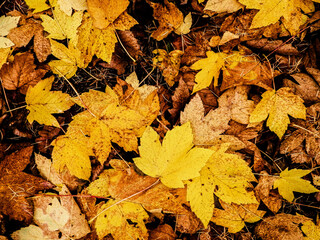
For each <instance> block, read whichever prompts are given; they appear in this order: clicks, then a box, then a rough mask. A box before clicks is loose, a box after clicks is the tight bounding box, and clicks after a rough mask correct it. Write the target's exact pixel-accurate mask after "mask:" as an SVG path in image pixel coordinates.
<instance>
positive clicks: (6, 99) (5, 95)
mask: <svg viewBox="0 0 320 240" xmlns="http://www.w3.org/2000/svg"><path fill="white" fill-rule="evenodd" d="M0 82H1V87H2V91H3V95H4V99H5V101H6V104H7V106H8V109H9V111H10V115H11V117H13V114H12V112H11V109H10V105H9V102H8V98H7V94H6V91H5V89H4V86H3V83H2V79H1V77H0Z"/></svg>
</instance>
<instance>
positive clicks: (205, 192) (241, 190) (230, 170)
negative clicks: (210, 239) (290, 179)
mask: <svg viewBox="0 0 320 240" xmlns="http://www.w3.org/2000/svg"><path fill="white" fill-rule="evenodd" d="M228 145H229V144H222V145H221V147H220V148H217V147H213V148H211V149H212V150H213V154H212V156H211V157H210V159H209V160H208V161H207V163H206V165H205V166H204V167H203V168H202V170H201V171H200V177H197V178H195V179H192V181H190V182H188V193H187V199H188V201H189V202H190V205H191V209H192V211H193V212H194V213H195V214H196V215H197V216H198V217H199V218H200V220H201V221H202V223H203V224H204V226H205V227H206V226H207V225H208V223H209V221H210V218H211V216H212V212H213V209H214V196H213V194H215V195H216V196H217V197H219V198H220V199H221V200H222V201H224V202H226V203H237V204H251V203H255V204H256V203H258V202H257V200H256V198H255V196H254V192H253V191H250V190H248V189H250V188H251V189H252V187H253V186H252V185H251V184H250V183H249V182H252V181H256V179H255V177H254V175H253V173H252V171H251V169H250V167H249V166H248V165H247V163H246V162H245V161H244V160H243V159H241V158H240V157H239V156H238V155H235V154H230V153H226V152H225V151H226V150H227V149H228Z"/></svg>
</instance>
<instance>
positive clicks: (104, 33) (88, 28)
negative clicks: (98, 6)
mask: <svg viewBox="0 0 320 240" xmlns="http://www.w3.org/2000/svg"><path fill="white" fill-rule="evenodd" d="M135 24H137V21H135V20H134V19H133V18H132V17H131V16H129V15H128V14H126V13H123V14H121V15H120V16H119V17H118V18H117V19H116V20H115V22H114V23H113V24H112V25H110V26H108V27H107V28H104V29H99V28H97V27H95V26H94V20H93V18H92V17H91V16H90V15H89V14H88V13H86V14H84V16H83V21H82V24H81V26H80V27H79V28H78V36H79V41H78V45H77V47H78V49H80V51H81V53H82V55H83V58H84V62H85V65H87V64H89V63H90V62H91V59H92V57H93V56H94V55H96V56H97V57H98V58H101V59H102V60H103V61H105V62H110V61H111V57H112V53H113V52H114V48H115V44H116V43H117V37H116V35H115V32H114V31H115V29H119V30H129V29H130V28H131V27H133V26H134V25H135ZM88 43H90V44H88Z"/></svg>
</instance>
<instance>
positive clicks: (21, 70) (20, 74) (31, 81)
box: [0, 52, 47, 94]
mask: <svg viewBox="0 0 320 240" xmlns="http://www.w3.org/2000/svg"><path fill="white" fill-rule="evenodd" d="M36 67H37V66H36V65H35V64H34V57H33V55H32V54H31V53H28V52H26V53H22V54H17V55H15V57H14V60H13V62H11V63H7V64H5V65H3V67H2V68H1V70H0V76H1V79H2V84H3V86H4V88H5V89H8V90H16V89H19V91H20V92H21V93H22V94H26V92H27V89H28V87H29V86H34V85H36V84H37V83H38V82H39V81H40V80H41V78H42V77H43V76H44V75H45V74H46V72H47V70H45V69H41V68H38V69H36Z"/></svg>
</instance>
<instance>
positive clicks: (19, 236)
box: [3, 224, 52, 240]
mask: <svg viewBox="0 0 320 240" xmlns="http://www.w3.org/2000/svg"><path fill="white" fill-rule="evenodd" d="M11 237H12V239H13V240H24V239H34V240H49V238H46V237H45V236H44V234H43V230H42V229H41V228H39V227H38V226H35V225H33V224H31V225H29V226H28V227H24V228H20V229H19V230H17V231H15V232H13V233H12V234H11ZM6 239H7V238H6ZM6 239H3V240H6ZM51 240H52V239H51Z"/></svg>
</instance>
